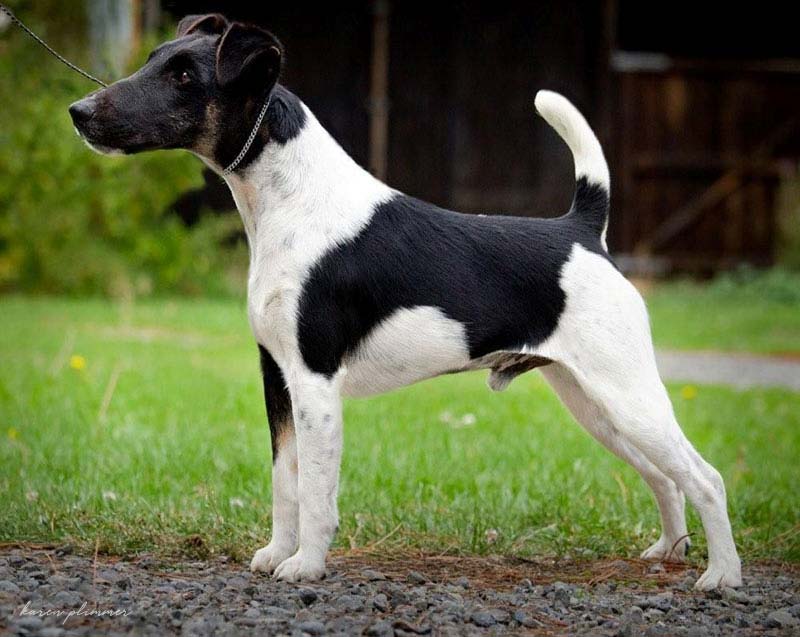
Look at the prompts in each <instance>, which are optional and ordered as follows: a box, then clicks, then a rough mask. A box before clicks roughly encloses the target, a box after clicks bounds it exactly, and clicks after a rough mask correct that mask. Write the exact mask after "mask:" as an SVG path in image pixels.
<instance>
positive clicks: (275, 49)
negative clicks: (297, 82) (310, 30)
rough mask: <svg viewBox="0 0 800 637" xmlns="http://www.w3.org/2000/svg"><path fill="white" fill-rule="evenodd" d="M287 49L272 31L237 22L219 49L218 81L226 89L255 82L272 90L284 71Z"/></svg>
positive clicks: (223, 39) (230, 27)
mask: <svg viewBox="0 0 800 637" xmlns="http://www.w3.org/2000/svg"><path fill="white" fill-rule="evenodd" d="M282 62H283V47H282V46H281V43H280V42H278V39H277V38H276V37H275V36H274V35H272V34H271V33H270V32H269V31H265V30H264V29H261V28H259V27H256V26H253V25H250V24H241V23H239V22H234V23H233V24H231V25H230V26H229V27H228V30H227V31H225V34H224V35H223V36H222V38H221V39H220V42H219V46H218V47H217V81H218V82H219V85H220V86H222V87H231V86H236V85H241V84H242V83H244V82H246V81H248V80H252V81H253V82H254V83H257V84H258V85H261V86H263V87H264V88H265V89H271V88H272V86H273V85H274V84H275V82H277V81H278V76H279V75H280V72H281V64H282Z"/></svg>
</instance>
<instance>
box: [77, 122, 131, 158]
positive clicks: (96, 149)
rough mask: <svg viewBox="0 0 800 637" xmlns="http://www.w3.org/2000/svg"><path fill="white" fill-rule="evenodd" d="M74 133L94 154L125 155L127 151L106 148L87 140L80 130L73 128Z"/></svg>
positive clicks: (111, 147)
mask: <svg viewBox="0 0 800 637" xmlns="http://www.w3.org/2000/svg"><path fill="white" fill-rule="evenodd" d="M75 132H76V133H77V134H78V137H80V138H81V139H82V140H83V143H84V144H86V145H87V146H88V147H89V148H90V149H92V150H93V151H94V152H96V153H99V154H100V155H125V154H126V153H127V151H125V150H124V149H122V148H117V147H115V146H108V145H106V144H101V143H99V142H97V141H93V140H92V139H90V138H89V136H88V135H87V134H86V133H85V132H83V131H82V130H81V129H80V128H78V127H77V126H75Z"/></svg>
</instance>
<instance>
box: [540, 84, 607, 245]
mask: <svg viewBox="0 0 800 637" xmlns="http://www.w3.org/2000/svg"><path fill="white" fill-rule="evenodd" d="M535 103H536V110H537V111H538V112H539V115H541V116H542V117H543V118H544V119H545V121H546V122H547V123H548V124H550V126H552V127H553V128H554V129H555V131H556V132H557V133H558V134H559V135H560V136H561V139H563V140H564V141H565V142H566V143H567V146H569V149H570V150H571V151H572V157H573V161H574V162H575V180H576V182H577V183H576V187H575V198H574V200H573V202H572V209H571V211H570V213H571V214H572V215H574V216H575V217H576V218H578V219H581V220H583V221H584V222H585V223H587V224H588V225H589V226H590V227H591V228H593V229H594V230H595V231H596V232H597V233H598V234H599V235H600V238H601V241H602V242H603V245H604V246H605V236H606V230H607V228H608V210H609V194H610V191H611V180H610V177H609V173H608V164H607V163H606V158H605V156H604V155H603V149H602V147H601V146H600V142H599V141H598V140H597V137H596V136H595V134H594V132H593V131H592V129H591V127H590V126H589V124H588V123H587V122H586V119H585V118H584V117H583V115H581V113H580V111H579V110H578V109H577V108H575V107H574V106H573V105H572V103H571V102H570V101H569V100H568V99H567V98H566V97H564V96H563V95H559V94H558V93H554V92H553V91H539V92H538V93H536V102H535Z"/></svg>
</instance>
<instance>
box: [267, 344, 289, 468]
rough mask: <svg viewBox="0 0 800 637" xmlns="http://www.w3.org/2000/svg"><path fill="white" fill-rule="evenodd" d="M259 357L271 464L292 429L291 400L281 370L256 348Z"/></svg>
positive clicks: (270, 358)
mask: <svg viewBox="0 0 800 637" xmlns="http://www.w3.org/2000/svg"><path fill="white" fill-rule="evenodd" d="M258 353H259V354H260V356H261V375H262V377H263V380H264V401H265V402H266V404H267V420H268V421H269V433H270V440H271V441H272V462H273V464H274V463H275V460H276V459H277V457H278V452H279V451H280V441H281V439H282V438H283V436H284V433H285V431H286V430H287V429H288V428H293V427H294V421H293V420H292V399H291V396H290V395H289V390H288V389H287V388H286V381H285V380H284V378H283V373H282V372H281V368H280V367H278V364H277V363H276V362H275V359H274V358H272V356H271V355H270V353H269V352H268V351H267V350H266V348H264V347H262V346H261V345H259V346H258Z"/></svg>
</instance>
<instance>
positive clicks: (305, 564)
mask: <svg viewBox="0 0 800 637" xmlns="http://www.w3.org/2000/svg"><path fill="white" fill-rule="evenodd" d="M324 575H325V560H324V559H323V560H319V559H311V558H309V557H308V556H306V555H303V553H301V552H300V551H298V552H297V553H295V554H294V555H292V557H290V558H289V559H287V560H284V561H283V562H281V563H280V564H279V565H278V568H276V569H275V574H274V575H273V577H274V578H275V579H279V580H283V581H285V582H311V581H314V580H318V579H321V578H322V577H323V576H324Z"/></svg>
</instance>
